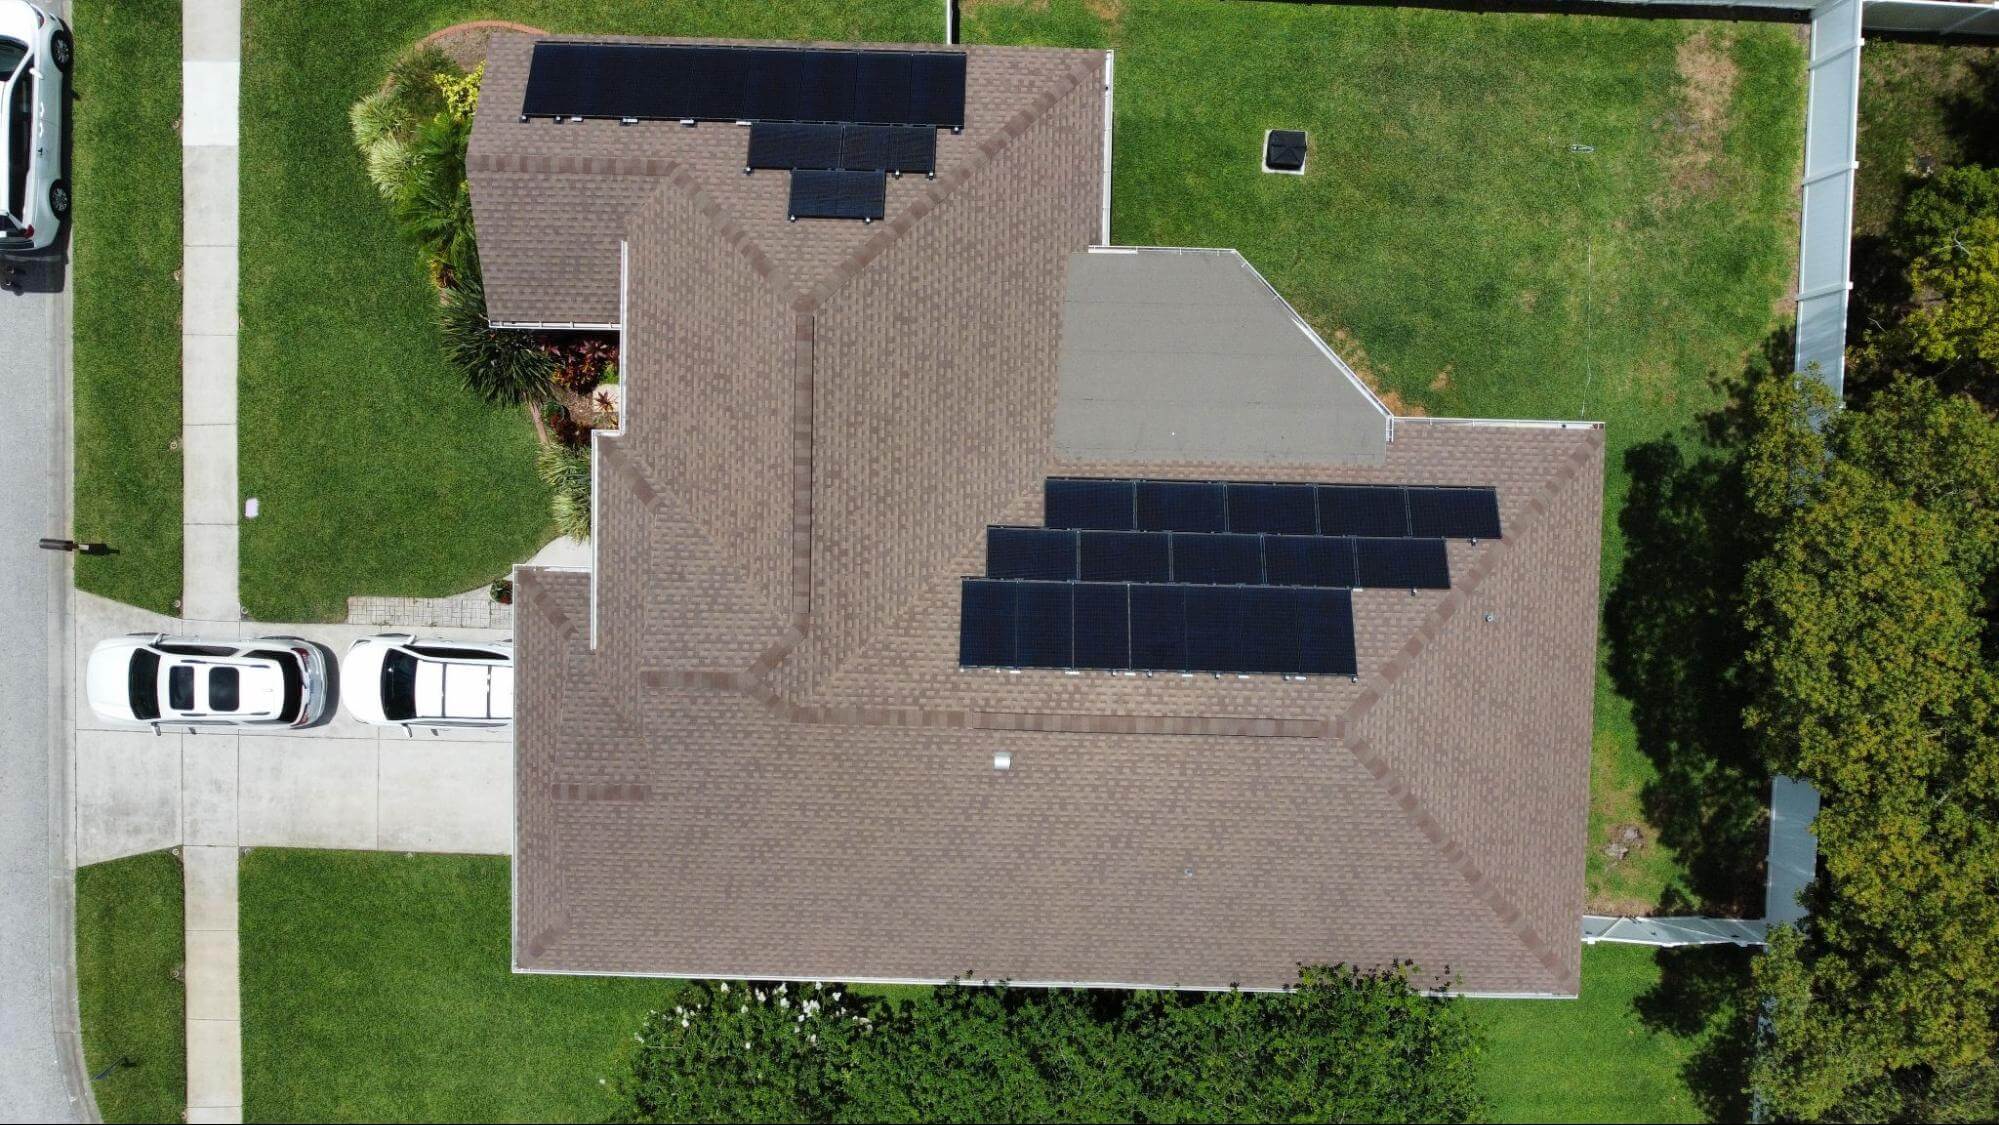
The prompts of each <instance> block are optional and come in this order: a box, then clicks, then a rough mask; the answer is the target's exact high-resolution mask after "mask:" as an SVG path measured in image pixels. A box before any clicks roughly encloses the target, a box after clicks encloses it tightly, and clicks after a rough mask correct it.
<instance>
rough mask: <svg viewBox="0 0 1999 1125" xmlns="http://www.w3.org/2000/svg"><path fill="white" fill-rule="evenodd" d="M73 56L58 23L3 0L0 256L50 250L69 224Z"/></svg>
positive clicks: (16, 0) (18, 0) (19, 2)
mask: <svg viewBox="0 0 1999 1125" xmlns="http://www.w3.org/2000/svg"><path fill="white" fill-rule="evenodd" d="M75 53H76V45H75V43H74V41H73V40H71V38H70V34H69V29H68V28H66V27H64V26H63V22H62V21H61V20H59V19H57V18H56V17H54V16H52V15H50V14H49V13H47V12H44V11H42V10H41V9H40V8H37V7H35V6H34V5H33V4H29V3H27V2H26V0H0V254H31V253H34V252H36V251H39V250H47V249H48V248H49V247H51V246H53V245H55V242H56V238H57V236H58V235H60V234H61V233H62V228H63V225H64V224H65V223H67V222H69V205H70V194H69V181H68V180H67V179H65V178H64V175H63V159H64V151H65V148H66V146H65V145H64V143H63V140H64V132H65V130H67V129H68V127H69V114H68V112H67V109H68V106H67V105H66V103H65V98H66V97H67V96H68V93H69V68H70V64H71V63H72V62H74V61H75Z"/></svg>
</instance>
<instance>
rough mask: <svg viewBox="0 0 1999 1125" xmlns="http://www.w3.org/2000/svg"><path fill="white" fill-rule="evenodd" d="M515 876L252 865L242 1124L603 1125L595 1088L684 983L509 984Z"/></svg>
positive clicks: (305, 859)
mask: <svg viewBox="0 0 1999 1125" xmlns="http://www.w3.org/2000/svg"><path fill="white" fill-rule="evenodd" d="M507 872H508V863H507V860H505V859H503V858H497V857H485V856H436V855H424V856H404V855H395V854H382V853H370V852H321V851H291V850H285V849H271V848H259V849H257V850H255V851H253V852H251V853H249V854H247V855H245V856H244V857H243V867H242V884H241V888H242V889H241V902H242V906H241V909H242V915H241V920H240V926H241V933H242V940H243V952H242V974H243V1078H244V1090H243V1097H244V1103H243V1111H244V1115H245V1119H246V1120H251V1121H602V1120H604V1119H605V1117H606V1116H607V1115H608V1114H609V1113H610V1111H611V1109H612V1108H613V1106H612V1102H611V1100H610V1098H609V1097H608V1096H607V1094H606V1092H605V1089H604V1087H602V1086H600V1085H599V1084H598V1080H599V1079H601V1078H608V1077H610V1076H612V1075H613V1074H615V1073H617V1072H618V1071H619V1070H620V1068H621V1067H622V1066H623V1061H622V1059H620V1058H619V1056H618V1051H619V1050H620V1049H621V1047H622V1046H623V1045H626V1044H629V1043H630V1042H631V1041H632V1035H633V1033H634V1032H635V1031H637V1030H638V1026H639V1021H640V1020H641V1019H642V1018H643V1017H644V1015H645V1013H646V1011H647V1010H649V1009H651V1008H654V1007H657V1006H659V1004H661V1003H662V1002H663V1001H664V1000H665V999H666V998H667V997H668V996H669V995H670V994H671V992H672V989H673V985H672V984H671V983H669V982H665V981H656V980H633V979H626V978H615V977H564V976H517V975H515V974H513V973H512V972H510V971H509V970H508V965H509V964H510V961H511V959H510V957H509V955H508V944H507V943H508V938H507V930H508V922H507V920H508V890H509V886H508V874H507ZM385 1060H386V1061H387V1062H388V1063H389V1065H384V1063H385Z"/></svg>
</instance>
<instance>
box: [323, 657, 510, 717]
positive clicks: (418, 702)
mask: <svg viewBox="0 0 1999 1125" xmlns="http://www.w3.org/2000/svg"><path fill="white" fill-rule="evenodd" d="M340 676H341V680H342V685H341V697H342V698H343V699H344V700H345V702H346V704H347V713H348V714H350V715H352V716H354V717H355V718H357V719H359V720H361V721H362V722H364V723H373V724H375V725H376V726H386V727H402V728H403V729H404V730H405V731H408V730H412V729H413V728H415V727H432V728H436V727H485V728H493V727H504V726H506V725H507V724H508V723H511V722H513V721H514V646H513V645H511V644H509V643H507V642H505V641H443V640H419V639H417V638H416V637H415V636H412V635H411V634H408V633H384V634H381V635H379V636H374V637H363V638H361V639H360V640H358V641H355V642H354V647H353V648H350V649H348V650H347V656H346V657H345V658H344V659H342V660H341V662H340Z"/></svg>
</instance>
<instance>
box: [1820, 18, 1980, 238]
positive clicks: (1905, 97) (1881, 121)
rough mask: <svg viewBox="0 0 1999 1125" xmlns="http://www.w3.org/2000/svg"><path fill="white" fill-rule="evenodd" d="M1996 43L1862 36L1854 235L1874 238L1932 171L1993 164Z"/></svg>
mask: <svg viewBox="0 0 1999 1125" xmlns="http://www.w3.org/2000/svg"><path fill="white" fill-rule="evenodd" d="M1996 109H1999V47H1978V46H1969V45H1965V44H1961V43H1954V44H1951V45H1949V46H1937V45H1935V44H1931V43H1896V42H1874V41H1872V40H1869V41H1868V44H1867V49H1866V52H1865V53H1864V54H1862V56H1861V62H1860V144H1859V160H1860V173H1859V183H1858V184H1857V185H1856V187H1855V189H1854V200H1853V233H1854V236H1855V237H1856V238H1858V239H1867V238H1872V237H1877V236H1879V235H1881V234H1883V233H1885V232H1886V231H1887V229H1888V225H1889V223H1890V222H1891V221H1893V219H1894V218H1895V213H1896V211H1897V210H1899V209H1900V208H1901V204H1902V197H1903V196H1904V195H1906V194H1907V193H1908V189H1909V186H1910V184H1912V183H1913V182H1914V181H1915V179H1916V178H1917V177H1918V176H1920V175H1923V174H1925V173H1926V172H1927V171H1928V170H1929V169H1931V168H1947V167H1950V166H1951V165H1953V164H1962V163H1974V164H1992V163H1995V162H1999V137H1994V136H1993V135H1992V131H1991V128H1990V126H1989V124H1987V122H1986V121H1985V120H1982V119H1981V118H1982V117H1985V116H1988V115H1990V114H1992V113H1993V112H1994V111H1995V110H1996Z"/></svg>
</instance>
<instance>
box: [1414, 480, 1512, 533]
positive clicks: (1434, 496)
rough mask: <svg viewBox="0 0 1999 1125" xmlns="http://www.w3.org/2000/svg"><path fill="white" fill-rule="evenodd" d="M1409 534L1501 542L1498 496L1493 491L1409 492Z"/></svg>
mask: <svg viewBox="0 0 1999 1125" xmlns="http://www.w3.org/2000/svg"><path fill="white" fill-rule="evenodd" d="M1409 534H1411V535H1416V536H1423V537H1436V538H1441V539H1497V538H1499V493H1498V491H1497V490H1495V489H1491V488H1423V487H1411V488H1410V489H1409Z"/></svg>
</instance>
